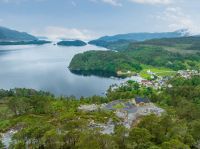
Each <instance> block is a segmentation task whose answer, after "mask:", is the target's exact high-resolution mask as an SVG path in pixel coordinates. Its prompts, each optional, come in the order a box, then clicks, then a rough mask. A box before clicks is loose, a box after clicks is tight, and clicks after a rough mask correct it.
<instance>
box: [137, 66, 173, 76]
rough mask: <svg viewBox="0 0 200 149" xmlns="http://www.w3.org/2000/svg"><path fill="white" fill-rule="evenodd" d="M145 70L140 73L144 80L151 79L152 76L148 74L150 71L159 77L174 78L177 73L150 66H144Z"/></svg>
mask: <svg viewBox="0 0 200 149" xmlns="http://www.w3.org/2000/svg"><path fill="white" fill-rule="evenodd" d="M142 68H143V70H142V71H141V72H140V75H141V77H143V78H146V79H147V78H150V77H151V75H150V74H148V73H147V71H148V70H150V71H151V72H154V73H155V74H156V75H158V76H172V75H175V73H176V71H173V70H172V69H169V68H164V67H159V68H158V67H153V66H148V65H142Z"/></svg>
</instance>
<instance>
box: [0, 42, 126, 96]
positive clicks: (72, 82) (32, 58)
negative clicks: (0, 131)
mask: <svg viewBox="0 0 200 149" xmlns="http://www.w3.org/2000/svg"><path fill="white" fill-rule="evenodd" d="M89 50H106V49H104V48H100V47H95V46H91V45H87V46H85V47H59V46H54V45H52V44H47V45H42V46H35V45H34V46H33V45H31V46H0V69H1V70H0V88H3V89H10V88H16V87H17V88H33V89H37V90H44V91H49V92H51V93H54V94H55V95H65V96H70V95H75V96H76V97H80V96H92V95H103V93H104V92H105V91H106V90H107V89H108V87H109V86H110V85H111V84H115V83H117V84H118V83H121V82H123V81H124V80H122V79H114V78H112V79H111V78H101V77H96V76H87V77H85V76H78V75H75V74H73V73H71V72H70V71H69V70H68V68H67V67H68V65H69V63H70V61H71V59H72V57H73V56H74V55H75V54H77V53H81V52H84V51H89Z"/></svg>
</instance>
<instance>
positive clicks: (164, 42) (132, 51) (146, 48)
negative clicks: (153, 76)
mask: <svg viewBox="0 0 200 149" xmlns="http://www.w3.org/2000/svg"><path fill="white" fill-rule="evenodd" d="M116 43H117V41H116ZM120 43H121V41H120V42H119V43H117V46H115V45H113V42H112V46H115V51H89V52H85V53H82V54H77V55H75V56H74V58H73V59H72V61H71V63H70V65H69V69H70V70H71V71H72V72H75V73H80V74H90V75H96V72H104V73H106V72H109V73H110V74H115V75H118V76H120V75H127V76H129V75H132V74H135V73H138V72H140V73H143V72H144V71H143V70H146V69H149V68H151V69H154V70H156V71H159V72H160V71H161V70H163V73H166V74H168V73H169V72H173V71H177V70H186V69H199V68H200V44H199V43H200V37H198V36H193V37H192V36H191V37H189V36H188V37H177V38H162V39H151V40H146V41H140V42H135V41H134V42H131V41H130V42H129V44H128V46H127V47H126V48H125V47H123V46H119V45H120ZM122 44H123V43H122ZM122 47H123V48H122ZM111 76H113V75H111Z"/></svg>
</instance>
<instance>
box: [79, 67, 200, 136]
mask: <svg viewBox="0 0 200 149" xmlns="http://www.w3.org/2000/svg"><path fill="white" fill-rule="evenodd" d="M147 73H148V74H150V75H151V80H148V79H144V78H142V77H141V76H140V75H139V74H137V75H134V76H132V77H131V78H130V80H132V81H135V82H137V83H138V84H139V85H141V86H144V87H151V88H153V89H156V90H158V89H161V88H166V87H167V88H171V87H172V85H171V84H168V80H170V79H171V78H172V77H173V76H165V77H161V76H159V75H157V74H156V73H153V72H151V71H150V70H148V71H147ZM195 75H200V72H198V71H196V70H180V71H178V72H177V73H176V76H181V77H183V78H186V79H189V78H191V77H192V76H195ZM126 83H127V82H125V83H122V84H120V85H113V86H112V87H111V89H112V90H115V89H117V88H118V87H119V86H123V85H125V84H126ZM78 110H82V111H86V112H94V111H98V110H106V111H113V112H114V113H115V115H116V116H117V117H119V118H120V119H122V121H121V122H120V124H122V125H123V126H125V127H126V128H127V129H129V128H131V127H132V126H134V125H136V124H137V122H138V121H139V120H140V118H141V117H143V116H146V115H150V114H155V115H157V116H161V115H162V114H163V113H164V112H165V110H164V109H162V108H159V107H157V106H156V105H155V104H153V103H152V102H150V100H149V99H147V98H142V97H136V98H134V99H129V100H115V101H112V102H110V103H106V104H101V105H97V104H91V105H81V106H80V107H79V108H78ZM115 125H116V124H115V123H114V122H113V121H112V119H110V120H109V121H108V122H107V123H106V124H97V123H95V122H94V121H91V122H90V125H89V127H90V128H99V129H101V133H103V134H112V133H114V128H115Z"/></svg>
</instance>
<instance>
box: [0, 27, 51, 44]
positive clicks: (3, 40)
mask: <svg viewBox="0 0 200 149" xmlns="http://www.w3.org/2000/svg"><path fill="white" fill-rule="evenodd" d="M47 43H51V42H50V41H46V40H39V39H38V38H37V37H35V36H33V35H30V34H28V33H25V32H19V31H16V30H11V29H8V28H5V27H0V45H30V44H34V45H42V44H47Z"/></svg>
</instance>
